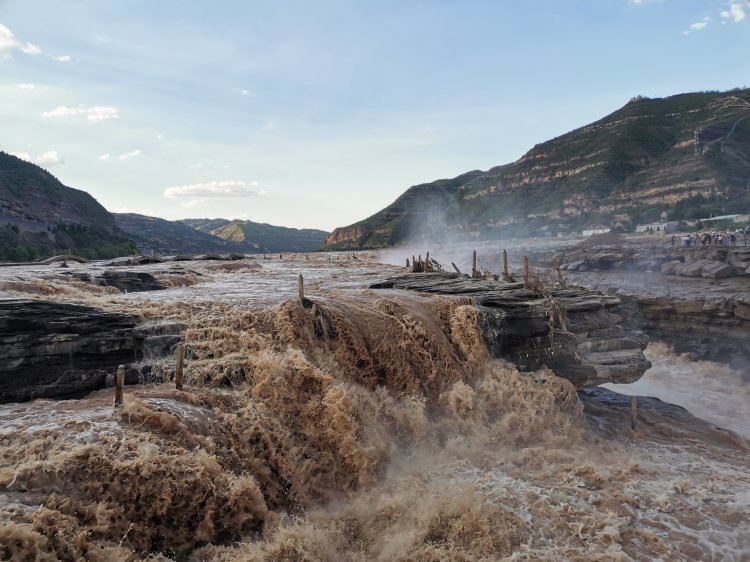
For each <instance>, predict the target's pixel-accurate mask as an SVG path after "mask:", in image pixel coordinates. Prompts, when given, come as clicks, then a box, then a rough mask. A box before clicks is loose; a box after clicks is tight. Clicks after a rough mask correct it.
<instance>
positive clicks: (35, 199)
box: [0, 152, 135, 261]
mask: <svg viewBox="0 0 750 562" xmlns="http://www.w3.org/2000/svg"><path fill="white" fill-rule="evenodd" d="M68 250H70V252H71V253H74V254H78V255H81V256H83V257H87V258H91V259H96V258H111V257H115V256H119V255H124V254H129V253H132V252H133V251H134V250H135V246H133V244H132V243H131V242H130V240H129V239H128V237H127V236H125V235H124V233H123V232H121V231H120V230H119V229H118V228H117V226H116V224H115V221H114V218H113V217H112V215H111V214H110V213H109V212H107V210H106V209H105V208H104V207H102V206H101V205H100V204H99V203H98V202H97V201H96V199H94V198H93V197H92V196H91V195H89V194H88V193H86V192H85V191H81V190H78V189H73V188H70V187H67V186H65V185H63V184H62V183H60V181H59V180H58V179H57V178H55V177H54V176H53V175H52V174H50V173H49V172H47V171H46V170H44V169H42V168H40V167H39V166H37V165H35V164H32V163H30V162H26V161H25V160H21V159H20V158H17V157H15V156H12V155H10V154H7V153H5V152H0V260H8V261H27V260H33V259H36V258H38V257H42V256H48V255H52V254H53V253H61V252H67V251H68Z"/></svg>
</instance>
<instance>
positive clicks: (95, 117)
mask: <svg viewBox="0 0 750 562" xmlns="http://www.w3.org/2000/svg"><path fill="white" fill-rule="evenodd" d="M42 115H43V116H44V117H69V116H75V115H85V116H86V119H88V120H89V121H94V122H98V121H107V120H109V119H119V118H120V114H119V113H118V111H117V109H116V108H114V107H109V106H100V105H97V106H94V107H83V106H80V105H79V106H78V107H67V106H65V105H60V106H58V107H56V108H55V109H53V110H52V111H45V112H44V113H43V114H42Z"/></svg>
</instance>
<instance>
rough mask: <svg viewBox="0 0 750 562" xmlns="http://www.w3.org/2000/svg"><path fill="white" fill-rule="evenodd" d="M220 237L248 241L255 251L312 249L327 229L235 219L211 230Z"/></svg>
mask: <svg viewBox="0 0 750 562" xmlns="http://www.w3.org/2000/svg"><path fill="white" fill-rule="evenodd" d="M211 234H213V235H214V236H218V237H219V238H221V239H223V240H227V241H230V242H235V243H238V244H244V245H247V246H248V247H250V248H253V250H252V251H255V252H314V251H316V250H318V249H319V248H320V246H321V244H322V243H323V241H324V240H325V239H326V236H328V232H325V231H323V230H314V229H297V228H286V227H283V226H273V225H270V224H263V223H257V222H252V221H240V220H235V221H232V222H230V223H228V224H225V225H224V226H221V227H219V228H217V229H215V230H212V231H211Z"/></svg>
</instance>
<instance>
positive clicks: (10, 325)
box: [0, 300, 182, 403]
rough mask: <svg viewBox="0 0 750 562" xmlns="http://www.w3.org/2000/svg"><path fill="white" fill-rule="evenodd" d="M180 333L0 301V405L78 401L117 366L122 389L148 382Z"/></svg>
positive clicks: (71, 309)
mask: <svg viewBox="0 0 750 562" xmlns="http://www.w3.org/2000/svg"><path fill="white" fill-rule="evenodd" d="M181 330H182V326H180V325H179V324H167V323H158V324H153V323H152V324H148V323H143V322H142V321H141V319H140V318H138V317H136V316H131V315H128V314H120V313H112V312H103V311H101V310H96V309H94V308H91V307H87V306H78V305H72V304H60V303H54V302H44V301H33V300H4V301H0V403H5V402H19V401H24V400H31V399H33V398H74V397H78V396H82V395H84V394H86V393H87V392H90V391H92V390H96V389H99V388H103V387H105V386H106V385H107V380H108V377H110V378H111V375H112V374H113V373H114V372H115V371H116V370H117V367H118V365H121V364H124V365H126V366H127V370H126V381H125V382H126V384H135V383H138V382H142V381H143V380H144V379H145V380H148V379H149V377H150V376H151V375H152V369H153V366H152V363H153V362H155V361H158V359H159V358H161V357H163V356H164V355H166V354H168V353H171V352H172V350H173V349H174V346H175V344H176V343H177V342H178V341H180V335H179V334H180V332H181Z"/></svg>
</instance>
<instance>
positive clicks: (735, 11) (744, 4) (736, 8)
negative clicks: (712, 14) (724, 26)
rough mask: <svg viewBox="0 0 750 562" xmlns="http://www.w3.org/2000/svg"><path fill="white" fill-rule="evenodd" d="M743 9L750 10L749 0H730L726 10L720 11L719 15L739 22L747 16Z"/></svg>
mask: <svg viewBox="0 0 750 562" xmlns="http://www.w3.org/2000/svg"><path fill="white" fill-rule="evenodd" d="M745 10H750V0H742V1H741V2H732V3H731V4H730V5H729V9H728V10H723V11H722V12H721V17H722V18H725V19H731V20H732V21H734V22H736V23H739V22H741V21H742V20H744V19H745V18H746V17H747V14H746V13H745Z"/></svg>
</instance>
